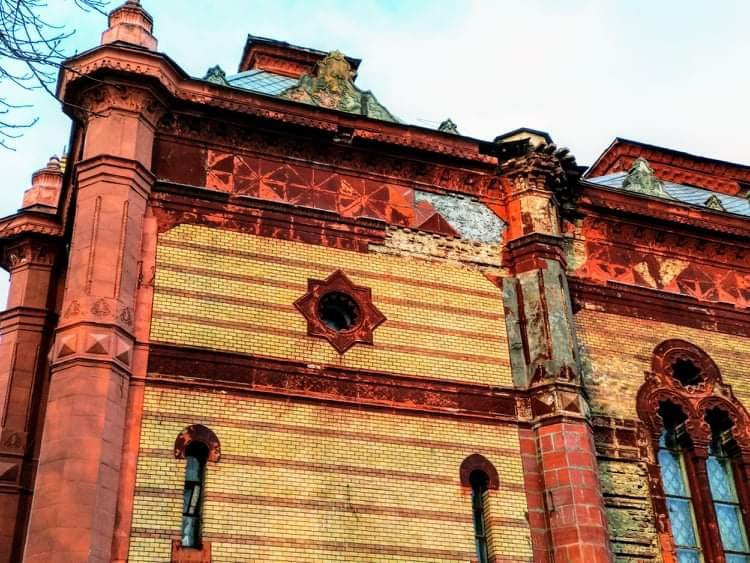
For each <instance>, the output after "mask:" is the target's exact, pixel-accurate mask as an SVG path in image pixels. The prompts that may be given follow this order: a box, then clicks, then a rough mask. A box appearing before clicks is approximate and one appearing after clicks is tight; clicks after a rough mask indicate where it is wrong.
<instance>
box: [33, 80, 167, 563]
mask: <svg viewBox="0 0 750 563" xmlns="http://www.w3.org/2000/svg"><path fill="white" fill-rule="evenodd" d="M79 105H82V106H84V107H86V108H88V109H89V110H92V113H90V114H89V115H88V121H87V125H86V142H85V146H84V155H83V160H82V161H81V162H79V163H77V164H76V177H77V192H76V217H75V225H74V229H73V237H72V241H71V248H70V256H69V270H68V276H67V280H66V288H65V297H64V300H63V306H62V316H61V319H60V323H59V326H58V329H57V331H56V335H55V345H54V348H53V351H52V375H51V383H50V391H49V399H48V405H47V416H46V421H45V430H44V436H43V440H42V449H41V455H40V461H39V471H38V476H37V484H36V492H35V495H34V501H33V505H32V509H31V518H30V523H29V533H28V538H27V544H26V553H25V557H26V561H35V562H36V561H38V562H48V561H71V562H72V561H76V562H82V561H101V562H104V561H109V560H110V554H111V547H112V539H113V532H114V527H115V511H116V506H117V495H118V484H119V479H120V467H121V457H122V444H123V432H124V426H125V410H126V405H127V401H128V388H129V379H130V375H131V370H132V363H133V344H134V333H133V331H134V318H135V304H136V301H135V299H136V285H137V279H138V274H139V260H140V255H141V235H142V232H143V220H144V216H145V213H146V202H147V198H148V194H149V193H150V190H151V186H152V185H153V175H152V174H151V172H150V168H151V154H152V148H153V137H154V124H155V119H156V114H155V113H154V112H155V111H156V107H157V105H156V104H155V101H154V99H153V97H152V96H151V95H150V93H149V92H147V91H144V90H139V89H135V88H131V87H126V86H124V85H121V86H118V87H115V86H108V85H107V86H105V85H100V86H97V87H96V90H95V91H92V92H90V95H84V96H83V97H82V99H81V100H80V102H79Z"/></svg>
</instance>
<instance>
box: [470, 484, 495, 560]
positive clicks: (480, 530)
mask: <svg viewBox="0 0 750 563" xmlns="http://www.w3.org/2000/svg"><path fill="white" fill-rule="evenodd" d="M470 480H471V508H472V512H473V515H474V541H475V543H476V547H477V560H478V563H489V560H490V558H489V554H488V552H487V526H486V525H485V521H484V512H485V510H484V509H485V506H484V504H485V502H484V501H485V495H486V494H487V476H486V475H485V474H484V473H482V472H481V471H475V472H474V473H472V474H471V477H470Z"/></svg>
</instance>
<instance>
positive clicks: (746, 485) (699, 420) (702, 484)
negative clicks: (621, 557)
mask: <svg viewBox="0 0 750 563" xmlns="http://www.w3.org/2000/svg"><path fill="white" fill-rule="evenodd" d="M652 370H653V371H652V372H649V373H647V376H646V383H645V384H644V385H643V386H642V387H641V389H640V391H639V392H638V412H639V415H640V416H641V418H642V419H643V421H644V422H645V423H646V425H647V427H649V428H650V430H651V432H652V437H653V440H654V442H653V443H654V451H655V452H656V459H655V461H656V467H653V469H654V470H655V471H658V474H659V476H660V477H661V479H656V480H651V484H652V490H651V493H652V500H653V503H654V509H655V512H656V514H657V518H658V520H659V521H660V522H664V523H667V522H668V524H669V526H668V527H667V530H668V531H670V532H671V534H665V535H663V536H660V537H662V539H663V542H666V543H663V544H662V548H663V549H664V550H665V551H666V552H671V553H672V554H673V555H672V557H671V558H674V556H676V559H677V561H678V562H679V563H694V562H695V563H699V562H702V561H706V562H708V561H722V562H726V563H750V546H749V545H748V527H749V526H750V514H748V511H749V510H750V416H748V413H747V411H746V410H745V409H744V408H743V407H742V405H741V404H740V403H739V402H738V401H737V400H736V399H735V398H734V395H733V393H732V389H731V388H730V387H729V386H728V385H726V384H724V383H723V382H722V381H721V375H720V373H719V370H718V368H717V366H716V364H714V362H713V361H712V360H711V358H710V357H708V355H707V354H706V353H705V352H703V351H702V350H701V349H700V348H698V347H696V346H694V345H692V344H690V343H688V342H684V341H681V340H668V341H666V342H663V343H662V344H660V345H659V346H657V348H656V350H655V351H654V360H653V363H652ZM670 536H671V538H670ZM665 538H666V539H665Z"/></svg>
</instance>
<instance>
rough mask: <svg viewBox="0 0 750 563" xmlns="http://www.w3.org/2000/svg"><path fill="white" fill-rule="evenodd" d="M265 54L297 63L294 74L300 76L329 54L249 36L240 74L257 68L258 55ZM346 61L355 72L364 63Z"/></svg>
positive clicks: (243, 53)
mask: <svg viewBox="0 0 750 563" xmlns="http://www.w3.org/2000/svg"><path fill="white" fill-rule="evenodd" d="M263 54H266V55H270V57H271V58H273V59H286V60H287V61H288V62H291V63H296V65H298V69H297V71H296V72H295V73H294V74H295V75H299V74H301V72H300V69H302V68H306V69H307V70H308V71H309V70H311V69H312V67H313V66H314V65H315V63H316V62H318V61H319V60H321V59H323V58H324V57H325V56H326V55H327V54H328V52H327V51H320V50H318V49H311V48H309V47H302V46H300V45H293V44H292V43H287V42H286V41H278V40H277V39H271V38H269V37H261V36H259V35H252V34H248V35H247V41H246V42H245V48H244V49H243V51H242V58H241V59H240V66H239V69H238V72H242V71H245V70H252V69H253V68H255V67H256V65H257V64H258V62H259V61H258V58H259V57H258V55H263ZM346 60H347V62H348V63H349V65H350V66H351V67H352V70H354V71H356V70H357V69H358V68H359V65H360V63H361V62H362V59H357V58H354V57H346Z"/></svg>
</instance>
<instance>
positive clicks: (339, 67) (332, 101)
mask: <svg viewBox="0 0 750 563" xmlns="http://www.w3.org/2000/svg"><path fill="white" fill-rule="evenodd" d="M355 76H356V73H355V71H354V70H353V69H352V67H351V65H350V64H349V61H347V60H346V57H345V56H344V55H343V54H342V53H341V52H340V51H332V52H331V53H329V54H328V55H326V57H325V58H324V59H323V60H321V61H319V62H318V63H317V65H316V66H315V71H314V74H313V75H312V76H311V75H309V74H304V75H302V76H301V77H300V79H299V83H298V84H297V85H296V86H292V87H291V88H289V89H287V90H285V91H284V92H282V93H281V97H282V98H287V99H288V100H294V101H296V102H303V103H306V104H311V105H315V106H321V107H325V108H329V109H336V110H339V111H345V112H347V113H356V114H360V115H365V116H367V117H372V118H375V119H381V120H383V121H391V122H396V121H397V119H396V118H395V117H393V115H391V112H389V111H388V110H387V109H386V108H385V107H384V106H382V105H381V104H380V103H379V102H378V100H377V99H376V98H375V95H374V94H373V93H372V92H369V91H363V90H360V89H359V88H357V87H356V86H355V85H354V77H355Z"/></svg>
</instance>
